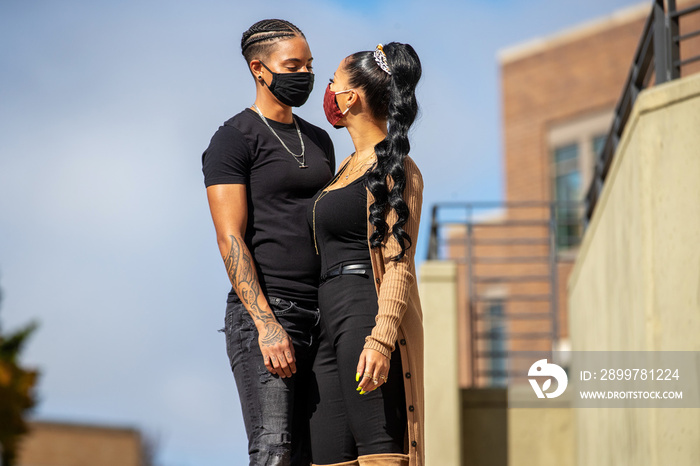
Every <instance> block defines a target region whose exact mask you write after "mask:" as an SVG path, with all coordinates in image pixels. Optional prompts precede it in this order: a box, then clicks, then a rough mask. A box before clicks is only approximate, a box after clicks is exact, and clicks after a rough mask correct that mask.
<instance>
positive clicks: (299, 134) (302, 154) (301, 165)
mask: <svg viewBox="0 0 700 466" xmlns="http://www.w3.org/2000/svg"><path fill="white" fill-rule="evenodd" d="M253 108H254V109H255V111H256V112H258V115H260V118H262V121H263V122H265V124H266V125H267V127H268V128H270V131H272V134H274V135H275V137H276V138H277V140H278V141H279V142H280V143H281V144H282V146H283V147H284V148H285V149H286V150H287V152H289V153H290V154H291V155H292V156H294V161H295V162H296V163H298V164H299V168H308V165H306V158H305V157H304V153H305V151H306V148H305V147H304V140H303V139H302V137H301V130H299V123H297V119H296V118H294V116H293V115H292V121H294V126H295V127H296V129H297V135H298V136H299V142H300V143H301V154H299V155H297V154H295V153H294V152H292V151H291V150H289V147H287V144H285V143H284V141H283V140H282V138H281V137H279V135H278V134H277V133H276V132H275V130H274V129H272V126H270V123H268V122H267V118H265V115H263V114H262V112H261V111H260V109H259V108H258V106H257V105H255V104H253ZM298 159H301V162H299V160H298Z"/></svg>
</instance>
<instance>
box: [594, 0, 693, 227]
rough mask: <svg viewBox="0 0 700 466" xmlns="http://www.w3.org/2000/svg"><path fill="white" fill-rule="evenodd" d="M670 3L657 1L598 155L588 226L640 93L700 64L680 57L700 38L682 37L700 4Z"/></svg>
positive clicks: (648, 18) (690, 35)
mask: <svg viewBox="0 0 700 466" xmlns="http://www.w3.org/2000/svg"><path fill="white" fill-rule="evenodd" d="M666 4H667V5H666V6H667V8H664V0H654V2H653V5H652V8H651V13H650V14H649V16H648V17H647V20H646V23H645V24H644V29H643V31H642V37H641V39H640V41H639V45H638V46H637V51H636V52H635V54H634V60H633V62H632V66H631V67H630V71H629V74H628V76H627V81H626V83H625V86H624V88H623V91H622V95H621V96H620V99H619V100H618V103H617V106H616V107H615V116H614V118H613V123H612V126H611V128H610V130H609V131H608V135H607V138H606V141H605V145H604V146H603V149H602V151H601V153H600V154H598V158H597V160H596V164H595V170H594V173H593V179H592V180H591V185H590V187H589V188H588V191H587V193H586V196H585V204H586V207H585V212H584V215H585V222H584V224H587V223H588V222H589V221H590V219H591V216H592V215H593V210H594V209H595V206H596V204H597V202H598V198H599V196H600V192H601V190H602V189H603V184H604V182H605V179H606V177H607V176H608V171H609V170H610V166H611V165H612V160H613V157H614V155H615V151H616V149H617V146H618V144H619V142H620V138H621V137H622V132H623V131H624V129H625V125H626V124H627V120H628V119H629V116H630V113H631V112H632V108H633V107H634V103H635V101H636V100H637V96H638V95H639V93H640V92H641V91H642V90H643V89H644V88H646V87H648V86H649V83H650V81H651V78H652V76H653V77H654V84H661V83H664V82H667V81H671V80H674V79H677V78H679V77H680V75H681V68H682V67H684V66H685V65H688V64H690V63H694V62H697V61H700V55H695V56H691V57H687V58H685V59H683V60H681V58H680V55H681V54H680V44H681V43H682V42H684V41H687V40H688V39H691V38H693V37H697V36H700V30H696V31H691V32H687V33H685V34H683V35H680V34H679V20H680V18H682V17H684V16H687V15H690V14H692V13H698V12H700V4H698V5H695V6H692V7H688V8H685V9H683V10H678V9H677V8H676V1H675V0H666Z"/></svg>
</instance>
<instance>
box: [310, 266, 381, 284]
mask: <svg viewBox="0 0 700 466" xmlns="http://www.w3.org/2000/svg"><path fill="white" fill-rule="evenodd" d="M371 270H372V264H370V263H364V264H341V265H339V266H338V267H333V268H332V269H330V270H329V271H328V272H326V273H324V274H323V275H321V283H323V282H325V281H328V280H330V279H331V278H333V277H337V276H339V275H364V276H365V277H369V273H368V272H369V271H371Z"/></svg>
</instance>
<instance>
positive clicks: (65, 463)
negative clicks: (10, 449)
mask: <svg viewBox="0 0 700 466" xmlns="http://www.w3.org/2000/svg"><path fill="white" fill-rule="evenodd" d="M29 428H30V432H29V434H27V436H26V437H25V438H24V439H23V440H22V444H21V447H20V454H19V458H18V461H17V465H18V466H147V464H145V460H146V459H147V458H145V457H144V447H143V442H142V438H141V434H140V433H139V431H138V430H136V429H132V428H120V427H107V426H98V425H85V424H74V423H65V422H37V421H35V422H30V423H29Z"/></svg>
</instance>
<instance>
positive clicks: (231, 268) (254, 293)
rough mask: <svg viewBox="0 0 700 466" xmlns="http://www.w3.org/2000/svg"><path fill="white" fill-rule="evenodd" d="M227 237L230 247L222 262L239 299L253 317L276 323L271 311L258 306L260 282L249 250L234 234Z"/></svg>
mask: <svg viewBox="0 0 700 466" xmlns="http://www.w3.org/2000/svg"><path fill="white" fill-rule="evenodd" d="M229 238H231V249H230V250H229V252H228V254H226V257H224V264H225V265H226V272H227V273H228V277H229V279H230V280H231V283H232V284H233V289H234V290H236V293H238V296H239V297H240V298H241V301H243V303H244V304H246V305H247V307H248V312H250V315H251V317H252V318H253V319H256V320H259V321H262V322H275V323H276V319H275V317H274V315H273V314H272V313H271V312H263V310H262V309H260V306H258V298H259V297H260V295H261V292H260V283H259V282H258V276H257V273H256V272H255V267H254V266H253V260H252V258H251V257H250V251H248V248H247V247H246V245H245V243H242V242H239V240H238V238H236V237H235V236H233V235H229Z"/></svg>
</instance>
